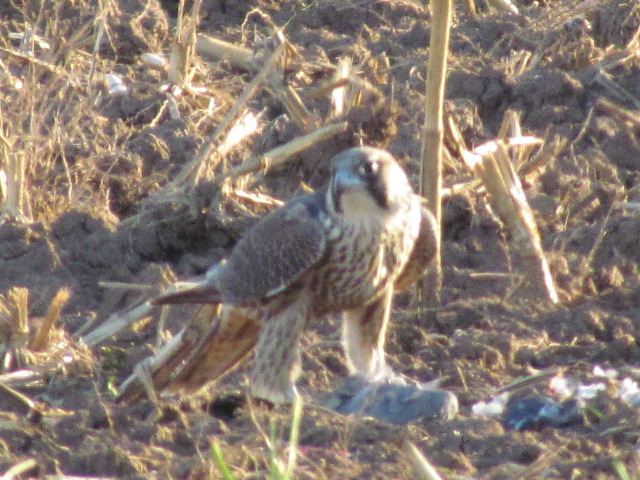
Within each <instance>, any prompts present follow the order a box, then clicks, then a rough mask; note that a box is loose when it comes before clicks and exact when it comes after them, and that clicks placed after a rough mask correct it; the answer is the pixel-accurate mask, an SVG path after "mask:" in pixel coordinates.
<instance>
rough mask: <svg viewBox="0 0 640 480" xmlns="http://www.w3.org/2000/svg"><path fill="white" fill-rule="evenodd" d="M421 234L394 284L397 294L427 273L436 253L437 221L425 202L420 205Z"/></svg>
mask: <svg viewBox="0 0 640 480" xmlns="http://www.w3.org/2000/svg"><path fill="white" fill-rule="evenodd" d="M420 212H421V221H420V233H419V234H418V238H417V239H416V243H415V245H414V246H413V250H412V251H411V255H410V256H409V260H407V263H406V264H405V266H404V269H403V270H402V272H401V273H400V275H399V276H398V278H397V279H396V281H395V283H394V290H395V291H396V292H399V291H402V290H406V289H407V288H409V287H410V286H411V285H413V284H414V283H415V282H417V281H418V279H419V278H420V277H421V276H422V275H423V274H424V273H425V271H426V270H427V268H429V265H430V264H431V261H432V260H433V257H434V255H435V253H436V234H437V233H436V232H437V231H438V225H437V224H436V219H435V217H434V216H433V214H432V213H431V211H430V210H429V208H428V207H427V205H426V203H425V202H424V201H422V202H421V204H420Z"/></svg>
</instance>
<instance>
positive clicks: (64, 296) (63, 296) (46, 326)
mask: <svg viewBox="0 0 640 480" xmlns="http://www.w3.org/2000/svg"><path fill="white" fill-rule="evenodd" d="M69 298H71V291H70V290H69V289H68V288H61V289H60V290H58V293H56V296H55V297H53V300H51V303H50V304H49V309H48V310H47V314H46V315H45V317H44V320H43V322H42V325H40V328H39V329H38V331H37V332H36V334H35V335H34V337H33V338H32V339H31V344H30V345H29V348H31V350H44V349H45V348H46V347H47V345H49V342H50V340H51V330H52V329H53V326H54V325H55V324H56V322H57V321H58V319H59V318H60V313H61V312H62V309H63V308H64V306H65V305H66V304H67V302H68V301H69Z"/></svg>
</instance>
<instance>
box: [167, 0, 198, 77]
mask: <svg viewBox="0 0 640 480" xmlns="http://www.w3.org/2000/svg"><path fill="white" fill-rule="evenodd" d="M184 3H185V2H184V0H181V1H180V3H179V5H178V24H177V26H176V33H175V35H174V37H173V42H172V44H171V54H170V56H169V72H168V74H167V77H168V79H169V81H170V82H172V83H175V84H176V85H182V84H184V83H185V80H186V78H187V73H188V71H189V65H190V64H191V59H192V58H193V52H194V51H195V45H196V27H197V26H198V19H199V15H200V7H201V6H202V0H196V1H195V2H193V6H192V8H191V15H190V16H189V17H188V18H187V17H186V16H185V15H184Z"/></svg>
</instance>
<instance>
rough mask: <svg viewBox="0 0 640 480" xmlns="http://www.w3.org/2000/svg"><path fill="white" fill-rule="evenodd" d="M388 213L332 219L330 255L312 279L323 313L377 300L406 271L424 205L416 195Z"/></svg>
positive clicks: (316, 306)
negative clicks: (368, 216)
mask: <svg viewBox="0 0 640 480" xmlns="http://www.w3.org/2000/svg"><path fill="white" fill-rule="evenodd" d="M407 200H408V201H407V203H406V205H404V206H403V208H400V209H398V211H396V212H395V213H394V214H393V215H389V216H388V217H385V218H378V217H371V218H367V217H364V218H362V219H359V221H357V222H356V221H350V220H348V219H345V218H343V217H333V218H332V219H331V221H328V222H327V237H328V240H329V245H330V246H329V248H328V252H327V257H326V260H325V261H324V262H323V263H322V266H321V267H320V268H318V269H317V270H316V271H315V272H314V273H313V276H312V278H311V279H310V280H311V281H310V287H311V292H312V295H313V303H314V310H315V312H316V313H317V314H325V313H329V312H337V311H342V310H348V309H351V308H355V307H356V306H359V305H364V304H367V303H368V302H371V301H373V300H375V299H376V298H377V297H378V296H379V295H380V294H381V293H382V292H383V291H384V290H385V289H386V288H387V286H388V285H389V283H393V282H394V281H395V279H396V278H397V276H398V275H399V273H400V272H401V271H402V269H403V267H404V265H405V263H406V262H407V259H408V258H409V255H410V254H411V251H412V249H413V246H414V244H415V241H416V238H417V236H418V231H419V225H420V208H419V204H418V202H417V200H415V199H414V198H412V197H410V198H408V199H407Z"/></svg>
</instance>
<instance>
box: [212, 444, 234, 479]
mask: <svg viewBox="0 0 640 480" xmlns="http://www.w3.org/2000/svg"><path fill="white" fill-rule="evenodd" d="M211 450H212V451H213V458H215V460H216V463H217V464H218V468H219V469H220V471H221V472H222V476H223V477H224V480H234V479H233V475H231V470H229V467H228V466H227V462H225V461H224V457H223V456H222V450H221V449H220V443H219V442H217V441H216V442H214V443H213V445H211Z"/></svg>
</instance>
